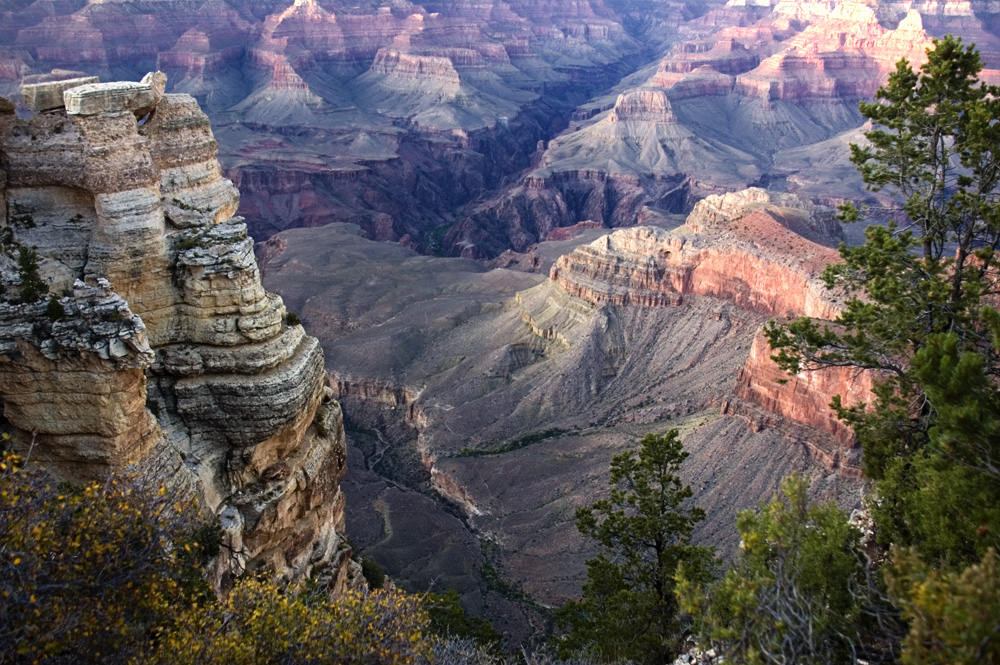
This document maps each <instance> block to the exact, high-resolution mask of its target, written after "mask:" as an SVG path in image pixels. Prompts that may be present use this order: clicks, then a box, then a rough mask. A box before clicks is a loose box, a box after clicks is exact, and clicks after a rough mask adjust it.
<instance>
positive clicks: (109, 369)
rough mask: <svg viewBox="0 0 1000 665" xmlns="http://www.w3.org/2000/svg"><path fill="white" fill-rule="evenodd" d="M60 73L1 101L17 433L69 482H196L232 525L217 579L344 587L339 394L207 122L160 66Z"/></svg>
mask: <svg viewBox="0 0 1000 665" xmlns="http://www.w3.org/2000/svg"><path fill="white" fill-rule="evenodd" d="M65 77H66V75H65V74H63V75H60V73H54V74H53V75H50V76H44V77H36V78H35V80H33V81H31V80H29V81H26V82H25V85H23V87H22V96H23V98H24V101H25V103H26V104H27V105H28V107H29V108H30V109H31V110H32V111H34V115H33V116H32V117H31V118H30V119H22V118H19V117H18V116H17V115H15V114H14V112H13V105H12V104H11V103H10V102H8V101H7V100H0V215H2V217H0V244H2V252H0V287H2V292H0V298H2V302H0V402H2V405H3V416H4V422H3V425H4V427H5V428H6V429H7V430H9V431H11V432H13V434H14V437H15V440H16V441H18V442H19V444H20V445H21V446H22V447H24V448H28V447H29V446H30V448H31V459H32V461H36V462H38V463H40V464H44V465H46V466H47V467H48V468H50V469H52V471H53V472H54V473H55V474H56V475H57V476H58V477H61V478H66V479H71V480H83V479H87V478H94V477H100V476H102V475H104V474H106V473H107V472H108V471H109V470H110V469H112V468H116V467H120V466H123V465H126V464H130V463H143V464H145V465H147V466H150V467H153V468H155V473H156V474H157V475H158V476H159V477H160V478H161V479H162V481H163V482H167V483H171V484H178V485H181V486H184V487H187V488H189V490H190V491H191V492H194V493H195V494H196V495H197V496H198V498H199V501H200V505H201V506H202V509H203V510H204V511H205V512H206V513H211V514H213V515H215V516H217V517H218V519H219V520H220V522H221V526H222V528H223V530H224V532H225V544H226V546H227V547H226V548H225V550H224V551H226V552H227V554H226V555H224V557H225V560H224V561H221V562H220V569H219V573H220V575H221V574H226V573H239V572H242V571H244V570H247V569H250V570H253V569H260V568H271V569H274V570H275V571H277V572H279V573H282V574H285V575H289V576H298V575H304V574H309V573H313V572H317V571H321V570H322V571H324V572H323V574H324V575H326V576H328V578H329V580H328V581H329V583H330V584H331V587H332V588H333V589H334V590H336V589H338V588H343V587H344V586H346V585H347V584H349V583H350V579H353V578H356V577H357V574H356V571H354V570H353V568H354V567H356V564H351V562H350V549H349V547H348V546H347V545H346V542H345V541H344V538H343V523H344V516H343V511H344V498H343V494H342V493H341V491H340V487H339V483H340V480H341V478H342V477H343V474H344V471H345V463H346V442H345V437H344V431H343V424H342V418H341V413H340V406H339V405H338V404H337V402H336V401H335V400H334V399H333V397H332V393H331V391H330V389H329V388H327V387H326V386H325V378H326V373H325V371H324V363H323V351H322V349H321V348H320V346H319V343H318V342H317V340H316V339H315V338H313V337H310V336H308V335H306V334H305V332H304V331H303V329H302V326H301V325H298V323H297V319H296V318H294V317H291V316H289V315H288V314H287V313H286V311H285V307H284V304H283V303H282V300H281V298H280V297H278V296H276V295H274V294H271V293H268V292H266V291H265V290H264V288H263V287H262V286H261V282H260V272H259V270H258V267H257V261H256V259H255V258H254V253H253V240H252V238H250V237H249V236H248V235H247V229H246V224H245V223H244V221H243V219H242V218H240V217H234V216H233V215H234V213H235V212H236V209H237V206H238V204H239V193H238V192H237V190H236V189H235V187H234V186H233V184H232V183H231V182H230V181H229V180H226V179H224V178H223V177H222V174H221V169H220V167H219V163H218V161H217V160H216V153H217V144H216V141H215V139H214V137H213V135H212V130H211V127H210V126H209V121H208V118H207V117H206V116H205V115H204V114H203V113H202V111H201V109H200V108H199V106H198V104H197V102H196V101H195V100H194V98H192V97H190V96H188V95H184V94H176V95H166V94H164V85H165V82H166V77H165V76H164V75H163V74H161V73H159V72H156V73H150V74H148V75H147V76H146V77H145V78H143V80H142V81H141V82H139V83H134V82H119V83H99V82H97V79H96V78H93V77H90V78H70V79H69V80H65ZM60 79H63V80H60ZM39 278H40V279H41V280H43V281H44V285H43V284H41V283H40V282H39V281H38V280H39ZM46 289H47V291H48V292H47V293H45V291H46ZM220 580H221V578H220Z"/></svg>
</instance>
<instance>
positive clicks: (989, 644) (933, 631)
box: [886, 549, 1000, 665]
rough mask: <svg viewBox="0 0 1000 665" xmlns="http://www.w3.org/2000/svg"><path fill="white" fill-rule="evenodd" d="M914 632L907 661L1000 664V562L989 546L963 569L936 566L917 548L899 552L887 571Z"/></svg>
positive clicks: (905, 649)
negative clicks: (923, 556)
mask: <svg viewBox="0 0 1000 665" xmlns="http://www.w3.org/2000/svg"><path fill="white" fill-rule="evenodd" d="M886 578H887V582H888V586H889V591H890V593H891V594H892V596H893V600H895V602H896V603H897V604H898V605H899V606H900V607H901V608H902V609H903V616H904V618H905V619H906V620H907V621H908V622H909V625H910V631H909V634H908V635H907V636H906V640H905V641H904V643H903V657H902V662H903V663H905V664H906V665H936V664H937V663H953V664H955V665H972V664H973V663H992V664H994V665H995V664H996V663H1000V560H998V557H997V553H996V550H993V549H990V550H988V551H987V552H986V554H985V555H984V556H983V557H982V562H981V563H979V564H975V565H971V566H969V567H967V568H966V569H965V570H963V571H962V572H960V573H958V572H942V571H939V570H934V569H933V568H931V567H930V566H928V565H927V564H926V563H924V562H923V561H922V560H921V559H920V557H919V556H918V555H917V554H916V552H915V551H913V550H897V551H896V552H894V556H893V565H892V567H891V570H890V571H889V572H888V573H887V575H886Z"/></svg>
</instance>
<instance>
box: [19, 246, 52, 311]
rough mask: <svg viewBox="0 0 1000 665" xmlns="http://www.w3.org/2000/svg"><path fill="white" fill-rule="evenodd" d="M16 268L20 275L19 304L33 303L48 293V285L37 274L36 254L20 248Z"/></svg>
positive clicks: (33, 251) (26, 248)
mask: <svg viewBox="0 0 1000 665" xmlns="http://www.w3.org/2000/svg"><path fill="white" fill-rule="evenodd" d="M17 267H18V272H19V273H20V275H21V302H35V301H36V300H38V299H40V298H43V297H44V296H45V295H47V294H48V292H49V285H48V284H46V283H45V280H43V279H42V276H41V275H39V274H38V252H36V251H35V250H33V249H31V248H29V247H25V246H23V245H22V246H21V247H18V250H17Z"/></svg>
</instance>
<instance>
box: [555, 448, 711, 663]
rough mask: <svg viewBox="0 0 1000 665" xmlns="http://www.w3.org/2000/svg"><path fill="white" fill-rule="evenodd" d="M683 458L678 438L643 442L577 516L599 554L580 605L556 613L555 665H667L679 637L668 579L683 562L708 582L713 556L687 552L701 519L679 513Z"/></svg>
mask: <svg viewBox="0 0 1000 665" xmlns="http://www.w3.org/2000/svg"><path fill="white" fill-rule="evenodd" d="M686 457H687V453H686V452H684V450H683V448H682V445H681V441H680V439H679V438H678V432H677V430H672V431H670V432H668V433H667V434H666V435H656V434H648V435H646V437H645V438H643V439H642V442H641V445H640V448H639V451H638V454H636V453H635V452H633V451H628V452H625V453H622V454H620V455H616V456H615V457H614V458H613V459H612V460H611V475H610V484H611V494H610V497H609V498H607V499H602V500H599V501H597V502H595V503H594V504H593V505H591V506H589V507H583V508H580V509H578V510H577V514H576V524H577V528H578V529H579V530H580V532H581V533H582V534H584V535H585V536H588V537H589V538H592V539H594V540H596V541H597V542H598V544H599V545H600V546H601V553H600V554H599V555H598V556H597V557H596V558H594V559H591V560H589V561H587V580H586V582H584V585H583V597H582V598H581V599H580V600H578V601H573V602H570V603H568V604H566V605H565V606H564V607H563V608H561V609H560V610H558V612H557V614H556V620H557V622H558V624H559V626H560V627H561V628H562V629H563V630H564V631H566V632H565V635H563V636H562V637H561V638H560V639H559V641H558V643H557V647H558V654H559V656H560V657H564V658H565V657H568V656H570V655H572V654H575V653H585V654H587V655H589V656H592V657H594V658H596V659H598V660H600V661H602V662H617V661H623V660H632V661H634V662H637V663H661V662H664V661H668V660H669V659H670V658H671V657H672V656H673V654H674V653H675V651H676V648H677V639H678V636H679V634H680V631H681V625H680V621H679V608H678V605H677V599H676V597H675V595H674V586H675V583H674V575H675V573H676V571H677V568H678V566H679V565H680V564H681V563H682V562H683V563H684V566H685V569H686V570H687V571H688V575H689V576H690V578H691V579H696V580H705V579H707V577H708V575H709V573H710V570H711V567H712V563H713V554H712V550H711V549H710V548H705V547H695V546H692V545H691V544H690V541H691V533H692V531H693V530H694V526H695V524H697V523H698V522H699V521H701V520H702V519H704V516H705V514H704V511H702V510H701V509H700V508H696V507H690V508H688V507H686V504H687V502H688V499H690V498H691V488H690V487H687V486H684V485H683V484H682V483H681V481H680V478H678V477H677V475H676V474H677V471H678V469H679V468H680V465H681V463H682V462H683V461H684V459H685V458H686Z"/></svg>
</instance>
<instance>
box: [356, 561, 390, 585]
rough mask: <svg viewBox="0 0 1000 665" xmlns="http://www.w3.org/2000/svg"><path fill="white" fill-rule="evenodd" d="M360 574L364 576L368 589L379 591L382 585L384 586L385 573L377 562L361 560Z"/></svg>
mask: <svg viewBox="0 0 1000 665" xmlns="http://www.w3.org/2000/svg"><path fill="white" fill-rule="evenodd" d="M361 574H362V575H364V576H365V581H366V582H368V588H369V589H381V588H382V585H383V584H385V571H384V570H382V566H380V565H379V564H378V561H373V560H372V559H363V560H362V561H361Z"/></svg>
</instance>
